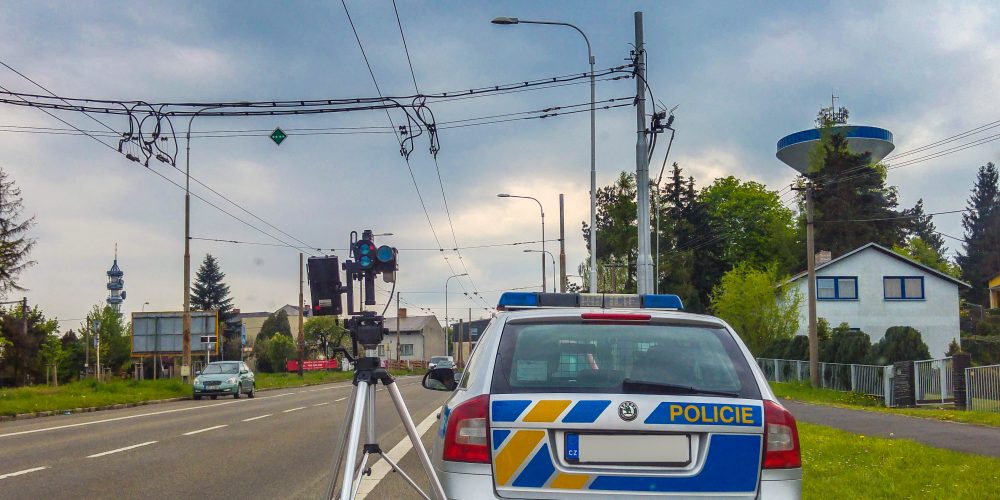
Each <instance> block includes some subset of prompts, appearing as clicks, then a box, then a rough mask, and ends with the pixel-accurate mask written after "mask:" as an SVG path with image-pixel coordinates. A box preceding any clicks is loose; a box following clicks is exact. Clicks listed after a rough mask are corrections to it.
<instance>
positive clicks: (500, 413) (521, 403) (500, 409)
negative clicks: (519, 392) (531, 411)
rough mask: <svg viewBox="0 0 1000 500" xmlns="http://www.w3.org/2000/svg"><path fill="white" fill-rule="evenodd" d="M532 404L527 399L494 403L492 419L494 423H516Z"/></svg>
mask: <svg viewBox="0 0 1000 500" xmlns="http://www.w3.org/2000/svg"><path fill="white" fill-rule="evenodd" d="M530 404H531V401H530V400H527V399H513V400H505V401H494V402H493V415H492V416H491V418H492V419H493V421H494V422H516V421H517V417H519V416H521V413H524V410H525V408H527V407H528V405H530Z"/></svg>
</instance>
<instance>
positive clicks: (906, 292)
mask: <svg viewBox="0 0 1000 500" xmlns="http://www.w3.org/2000/svg"><path fill="white" fill-rule="evenodd" d="M882 295H883V297H885V300H924V299H925V298H926V297H925V296H924V277H923V276H883V277H882Z"/></svg>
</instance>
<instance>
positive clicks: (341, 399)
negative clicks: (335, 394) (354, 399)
mask: <svg viewBox="0 0 1000 500" xmlns="http://www.w3.org/2000/svg"><path fill="white" fill-rule="evenodd" d="M345 399H347V398H340V399H334V400H333V402H334V403H336V402H339V401H343V400H345Z"/></svg>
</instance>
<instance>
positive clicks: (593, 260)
mask: <svg viewBox="0 0 1000 500" xmlns="http://www.w3.org/2000/svg"><path fill="white" fill-rule="evenodd" d="M491 22H492V23H493V24H499V25H511V24H548V25H552V26H566V27H567V28H573V29H575V30H576V31H577V33H579V34H580V36H582V37H583V41H584V42H587V61H589V62H590V293H596V292H597V149H596V148H597V146H596V144H597V141H596V139H595V137H596V129H595V124H594V94H595V90H594V53H593V51H592V50H591V48H590V39H589V38H587V34H586V33H584V32H583V30H581V29H580V28H578V27H576V26H575V25H572V24H569V23H560V22H553V21H527V20H524V19H518V18H516V17H497V18H494V19H493V21H491Z"/></svg>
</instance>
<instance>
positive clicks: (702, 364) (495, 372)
mask: <svg viewBox="0 0 1000 500" xmlns="http://www.w3.org/2000/svg"><path fill="white" fill-rule="evenodd" d="M498 309H501V310H503V311H504V312H502V313H501V314H499V315H498V316H497V317H496V318H495V319H494V320H493V321H492V322H491V323H490V324H489V326H488V327H487V328H486V330H485V331H484V332H483V334H482V336H481V337H480V339H479V343H478V345H477V346H476V348H475V351H474V352H473V353H472V356H471V357H470V359H469V363H468V367H467V370H466V371H465V373H464V374H462V376H461V377H460V378H459V379H458V384H455V382H454V380H453V379H451V378H450V377H452V376H454V372H452V371H451V370H450V369H448V368H442V369H438V370H434V371H431V372H428V374H427V375H426V376H425V377H424V386H425V387H427V388H430V389H439V390H442V389H443V390H451V389H454V394H453V395H452V396H451V397H450V398H449V399H448V401H447V402H446V403H445V405H444V407H443V408H442V411H441V415H440V427H439V429H438V433H437V437H436V439H435V442H434V447H433V450H432V451H431V452H430V454H431V460H432V461H433V462H434V467H435V469H436V470H437V473H438V475H439V476H440V478H441V482H442V484H443V485H444V489H445V492H446V493H447V495H448V498H460V499H474V498H572V499H580V498H602V497H619V498H621V497H635V496H658V495H660V496H675V497H686V496H700V497H727V498H733V497H737V498H765V499H771V498H800V497H801V488H802V469H801V459H800V453H799V440H798V433H797V431H796V426H795V419H794V418H792V415H791V414H790V413H789V412H788V411H787V410H785V409H784V408H783V407H782V406H781V405H780V404H779V403H778V401H777V399H776V398H775V396H774V394H773V393H772V392H771V390H770V388H769V387H768V385H767V381H766V380H765V379H764V376H763V374H762V373H761V372H760V370H759V369H758V367H757V365H756V363H754V360H753V358H752V357H751V354H750V352H749V351H748V350H747V348H746V346H745V345H744V344H743V342H742V341H741V340H740V338H739V336H737V335H736V333H735V332H733V330H732V328H730V327H729V326H728V325H727V324H726V323H725V322H723V321H722V320H720V319H718V318H714V317H711V316H704V315H697V314H689V313H684V312H681V309H682V304H681V300H680V298H678V297H677V296H675V295H643V296H639V295H610V294H555V293H514V292H507V293H504V294H503V295H502V297H501V299H500V304H499V306H498ZM456 385H457V387H456Z"/></svg>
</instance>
